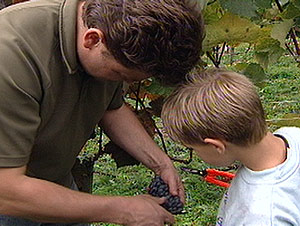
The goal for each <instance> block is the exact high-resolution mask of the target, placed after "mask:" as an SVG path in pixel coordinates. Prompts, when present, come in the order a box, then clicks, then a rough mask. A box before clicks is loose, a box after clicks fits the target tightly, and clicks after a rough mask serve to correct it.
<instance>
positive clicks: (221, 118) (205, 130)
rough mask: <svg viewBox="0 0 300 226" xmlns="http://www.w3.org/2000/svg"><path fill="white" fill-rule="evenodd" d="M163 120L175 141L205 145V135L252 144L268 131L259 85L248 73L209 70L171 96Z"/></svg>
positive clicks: (206, 136) (196, 75) (192, 78)
mask: <svg viewBox="0 0 300 226" xmlns="http://www.w3.org/2000/svg"><path fill="white" fill-rule="evenodd" d="M162 119H163V122H164V125H165V129H166V131H167V132H168V133H169V135H170V137H171V138H172V139H173V140H176V141H179V142H181V143H183V144H185V145H187V144H190V145H192V144H203V143H204V139H205V138H216V139H223V140H225V141H228V142H231V143H233V144H236V145H252V144H255V143H257V142H259V141H260V140H261V139H262V138H263V137H264V136H265V134H266V132H267V124H266V121H265V115H264V110H263V107H262V104H261V101H260V99H259V96H258V94H257V92H256V89H255V86H254V85H253V84H252V82H251V81H250V80H249V79H248V78H247V77H246V76H244V75H241V74H238V73H235V72H231V71H225V70H217V69H214V70H207V71H204V72H200V73H199V72H198V73H194V74H191V75H190V77H189V79H188V82H187V83H186V84H184V85H182V86H180V87H179V88H178V89H176V90H175V91H174V92H173V93H172V94H171V96H170V97H168V98H167V100H166V102H165V104H164V106H163V109H162Z"/></svg>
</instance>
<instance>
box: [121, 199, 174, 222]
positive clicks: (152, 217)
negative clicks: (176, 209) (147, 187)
mask: <svg viewBox="0 0 300 226" xmlns="http://www.w3.org/2000/svg"><path fill="white" fill-rule="evenodd" d="M129 199H131V201H130V204H129V205H128V211H129V215H128V222H127V223H126V224H124V225H126V226H163V225H165V223H168V224H173V223H174V221H175V220H174V217H173V215H172V214H171V213H169V212H168V211H166V210H165V209H164V208H163V207H161V206H160V205H161V204H163V203H164V202H165V198H156V197H152V196H150V195H139V196H135V197H129Z"/></svg>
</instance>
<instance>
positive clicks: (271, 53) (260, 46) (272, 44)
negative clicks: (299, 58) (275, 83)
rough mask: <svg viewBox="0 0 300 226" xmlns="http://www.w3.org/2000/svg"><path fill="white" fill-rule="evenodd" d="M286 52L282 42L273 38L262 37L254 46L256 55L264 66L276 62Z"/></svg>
mask: <svg viewBox="0 0 300 226" xmlns="http://www.w3.org/2000/svg"><path fill="white" fill-rule="evenodd" d="M284 52H285V50H284V49H283V48H281V47H280V42H279V41H278V40H275V39H272V38H265V39H261V40H260V41H259V42H258V43H257V44H256V45H255V47H254V56H255V58H256V60H257V62H258V63H259V64H260V65H261V66H262V67H263V68H267V67H268V65H269V64H272V63H275V62H276V61H277V60H278V59H279V57H280V56H281V55H282V54H283V53H284Z"/></svg>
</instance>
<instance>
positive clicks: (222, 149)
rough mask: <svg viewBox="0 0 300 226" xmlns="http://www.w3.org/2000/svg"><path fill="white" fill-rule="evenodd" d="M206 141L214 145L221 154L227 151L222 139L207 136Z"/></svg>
mask: <svg viewBox="0 0 300 226" xmlns="http://www.w3.org/2000/svg"><path fill="white" fill-rule="evenodd" d="M204 143H206V144H210V145H213V146H214V147H215V148H216V150H217V151H218V152H219V153H220V154H223V153H224V152H225V149H226V145H225V143H224V142H223V141H222V140H219V139H213V138H205V139H204Z"/></svg>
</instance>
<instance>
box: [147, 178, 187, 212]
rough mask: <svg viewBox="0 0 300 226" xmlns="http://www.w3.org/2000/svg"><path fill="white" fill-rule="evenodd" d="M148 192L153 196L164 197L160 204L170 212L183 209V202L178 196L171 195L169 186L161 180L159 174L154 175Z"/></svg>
mask: <svg viewBox="0 0 300 226" xmlns="http://www.w3.org/2000/svg"><path fill="white" fill-rule="evenodd" d="M148 193H149V194H150V195H152V196H155V197H166V201H165V202H164V203H163V204H162V207H164V208H165V209H166V210H168V211H169V212H171V213H172V214H179V213H182V211H183V203H182V202H181V201H180V198H179V196H174V195H171V194H170V192H169V186H168V185H167V184H166V183H165V182H164V181H163V180H162V178H161V177H160V176H156V177H155V178H154V179H153V180H152V182H151V184H150V186H149V189H148Z"/></svg>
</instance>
